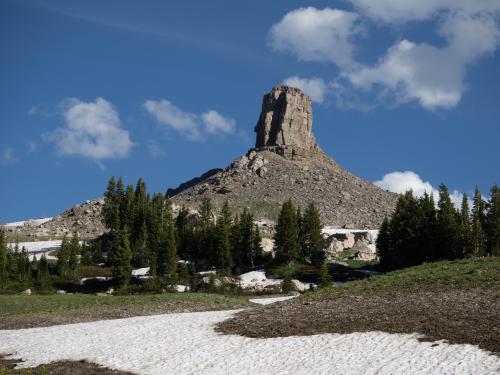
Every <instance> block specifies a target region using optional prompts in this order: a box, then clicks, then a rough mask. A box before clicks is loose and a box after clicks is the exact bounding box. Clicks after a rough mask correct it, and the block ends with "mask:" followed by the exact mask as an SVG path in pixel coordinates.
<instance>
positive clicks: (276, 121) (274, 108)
mask: <svg viewBox="0 0 500 375" xmlns="http://www.w3.org/2000/svg"><path fill="white" fill-rule="evenodd" d="M255 132H256V133H257V139H256V142H255V148H256V149H264V148H266V149H269V150H270V151H275V152H276V153H278V154H281V155H283V156H292V157H293V156H304V155H306V154H308V153H309V152H311V151H316V150H319V147H318V145H317V144H316V140H315V138H314V136H313V133H312V107H311V98H309V96H307V95H305V94H304V93H303V92H302V91H300V90H299V89H297V88H294V87H288V86H276V87H275V88H273V89H272V90H271V92H270V93H269V94H266V95H264V99H263V101H262V111H261V113H260V116H259V121H258V122H257V125H256V126H255Z"/></svg>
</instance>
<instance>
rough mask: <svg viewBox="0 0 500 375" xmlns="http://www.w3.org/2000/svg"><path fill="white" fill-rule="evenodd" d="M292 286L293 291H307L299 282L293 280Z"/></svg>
mask: <svg viewBox="0 0 500 375" xmlns="http://www.w3.org/2000/svg"><path fill="white" fill-rule="evenodd" d="M292 285H293V289H295V290H296V291H297V292H305V291H306V290H307V287H306V286H305V285H304V284H303V283H302V282H300V281H299V280H296V279H293V280H292Z"/></svg>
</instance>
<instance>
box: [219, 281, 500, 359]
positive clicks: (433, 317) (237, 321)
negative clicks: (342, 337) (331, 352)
mask: <svg viewBox="0 0 500 375" xmlns="http://www.w3.org/2000/svg"><path fill="white" fill-rule="evenodd" d="M216 329H217V330H218V331H219V332H222V333H225V334H238V335H243V336H247V337H255V338H270V337H284V336H303V335H315V334H321V333H352V332H368V331H383V332H389V333H419V334H421V335H422V340H426V341H437V340H445V341H447V342H449V343H457V344H472V345H477V346H479V347H480V348H482V349H486V350H489V351H491V352H494V353H497V354H498V353H500V293H499V290H498V289H497V288H492V289H469V290H451V291H450V290H449V291H435V292H411V291H408V292H403V291H400V292H394V293H383V294H374V295H371V294H366V295H363V294H360V295H338V296H331V298H328V299H322V300H313V299H310V300H308V299H307V298H306V297H303V298H299V299H296V300H290V301H286V302H284V303H280V304H276V305H269V306H266V307H259V308H255V309H252V310H245V311H242V312H240V313H238V314H236V315H235V317H234V318H232V319H229V320H227V321H224V322H222V323H220V324H219V325H218V327H217V328H216Z"/></svg>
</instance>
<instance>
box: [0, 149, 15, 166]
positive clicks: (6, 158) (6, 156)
mask: <svg viewBox="0 0 500 375" xmlns="http://www.w3.org/2000/svg"><path fill="white" fill-rule="evenodd" d="M1 161H2V164H4V165H6V164H11V163H15V162H17V161H19V159H18V158H16V157H15V156H14V150H13V149H12V147H9V146H5V147H4V148H3V150H2V154H1Z"/></svg>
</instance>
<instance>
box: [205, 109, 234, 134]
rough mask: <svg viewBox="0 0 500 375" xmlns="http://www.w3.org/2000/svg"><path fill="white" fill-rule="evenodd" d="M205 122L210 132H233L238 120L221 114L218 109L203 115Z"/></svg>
mask: <svg viewBox="0 0 500 375" xmlns="http://www.w3.org/2000/svg"><path fill="white" fill-rule="evenodd" d="M201 119H202V121H203V124H204V125H205V127H206V129H207V132H208V133H209V134H218V133H224V134H232V133H234V130H235V126H236V125H235V124H236V122H235V121H234V120H233V119H230V118H226V117H223V116H221V115H220V114H219V113H217V112H216V111H208V112H205V113H203V114H202V115H201Z"/></svg>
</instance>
